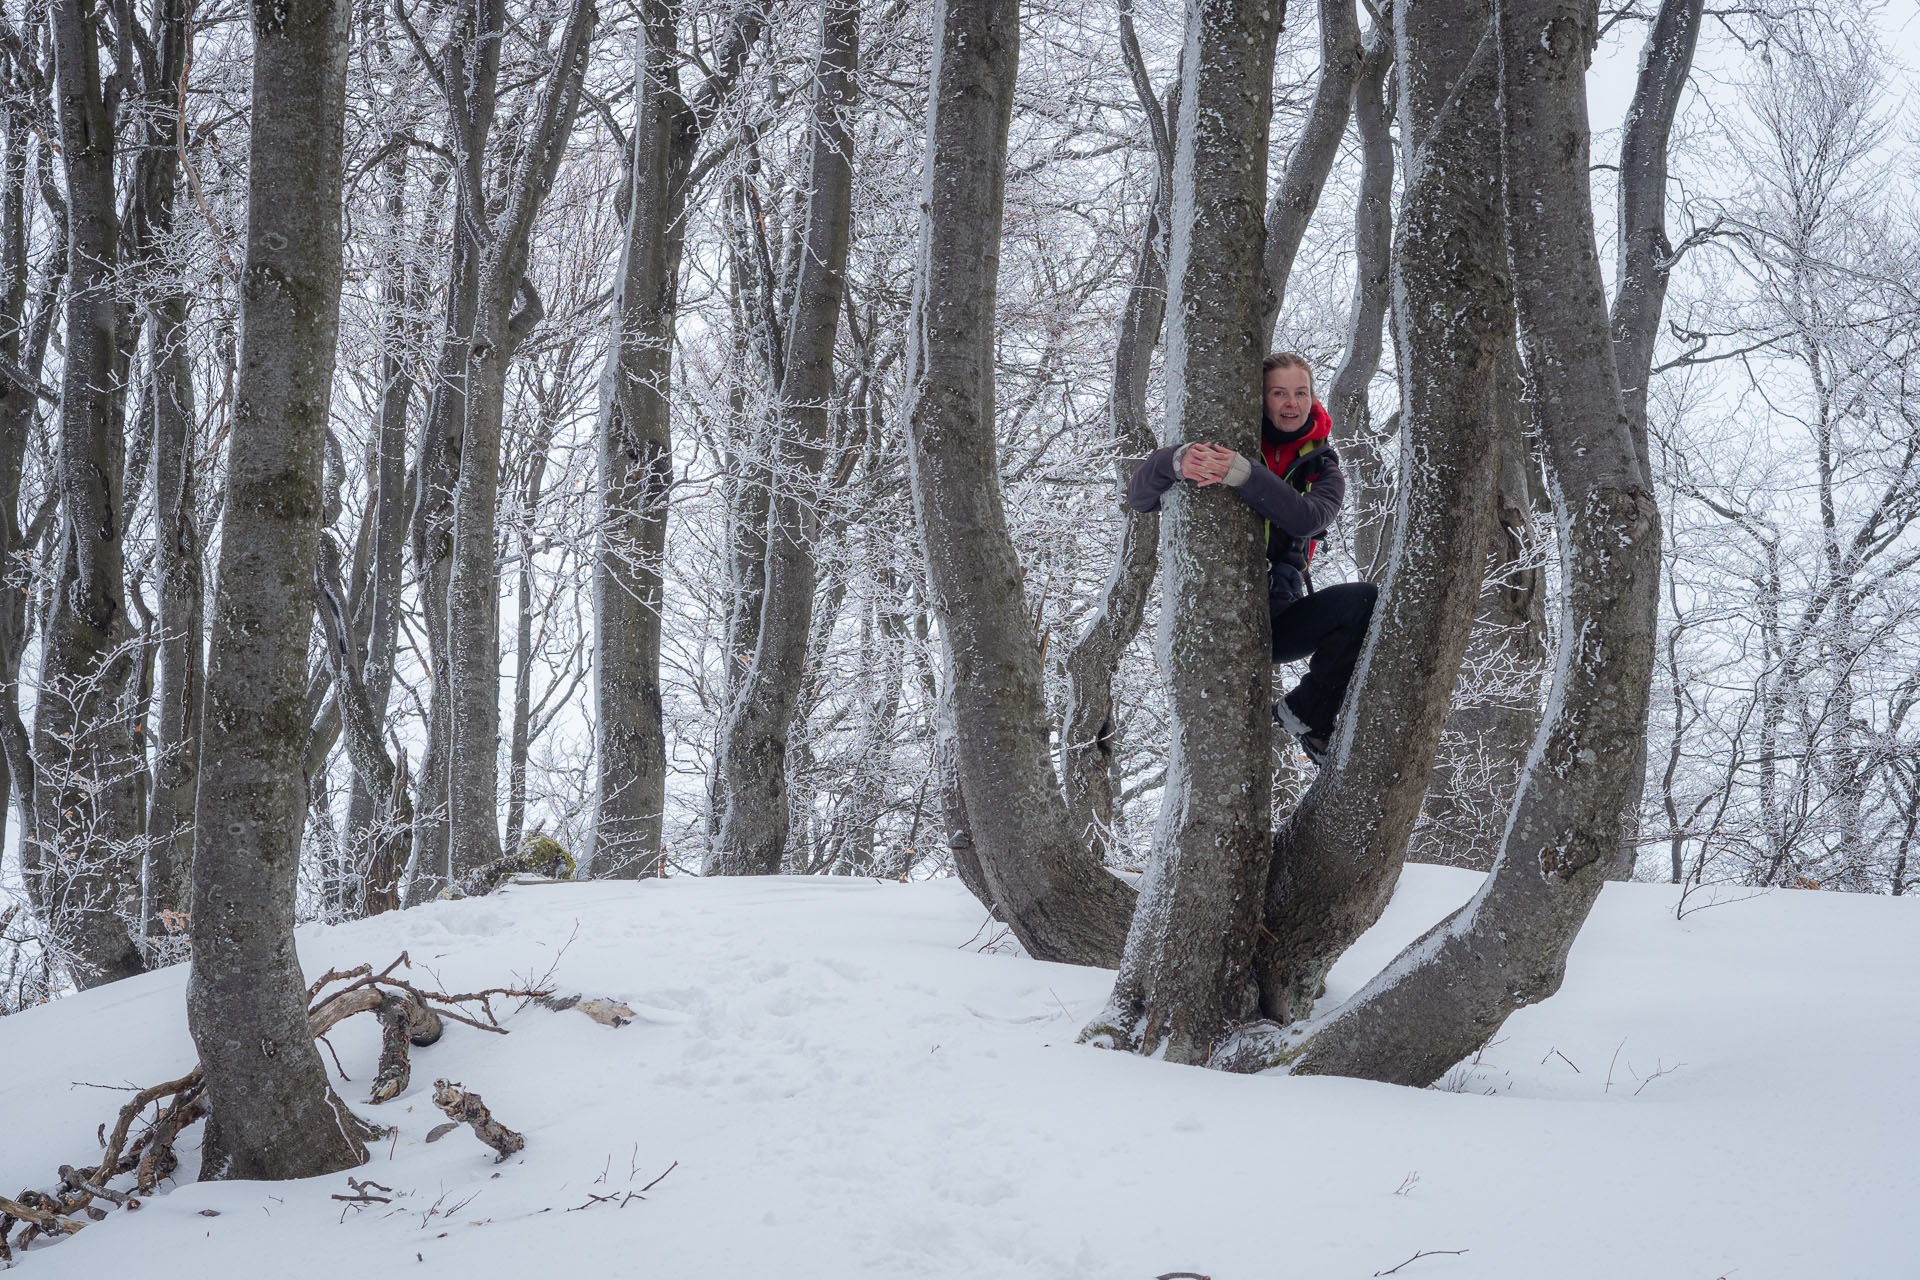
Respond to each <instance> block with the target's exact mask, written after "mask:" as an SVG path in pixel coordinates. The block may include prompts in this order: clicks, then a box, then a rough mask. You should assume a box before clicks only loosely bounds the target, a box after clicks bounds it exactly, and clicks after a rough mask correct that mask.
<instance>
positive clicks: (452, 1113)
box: [433, 1080, 527, 1164]
mask: <svg viewBox="0 0 1920 1280" xmlns="http://www.w3.org/2000/svg"><path fill="white" fill-rule="evenodd" d="M433 1105H434V1106H436V1107H438V1108H440V1109H441V1110H442V1111H444V1112H446V1113H447V1118H448V1119H450V1120H452V1121H454V1122H455V1123H456V1124H467V1125H471V1126H472V1127H473V1136H474V1137H476V1138H478V1139H480V1141H482V1142H484V1143H486V1144H487V1145H488V1146H490V1147H492V1148H493V1149H494V1150H495V1151H497V1152H499V1153H500V1154H499V1155H497V1156H495V1157H494V1158H493V1162H494V1163H495V1164H499V1163H500V1162H501V1161H502V1160H505V1159H506V1158H507V1157H508V1156H510V1155H513V1154H514V1153H515V1152H517V1151H519V1150H520V1149H521V1148H523V1147H525V1146H526V1145H527V1139H526V1137H525V1136H524V1135H522V1134H518V1133H515V1132H514V1131H513V1130H511V1129H509V1128H507V1126H505V1125H503V1124H501V1123H500V1122H499V1121H498V1120H495V1119H494V1118H493V1112H491V1111H489V1110H487V1104H486V1103H484V1102H482V1101H481V1100H480V1095H479V1094H477V1093H468V1092H467V1091H466V1090H465V1089H463V1088H461V1087H460V1085H459V1083H458V1082H456V1081H449V1080H435V1081H434V1082H433Z"/></svg>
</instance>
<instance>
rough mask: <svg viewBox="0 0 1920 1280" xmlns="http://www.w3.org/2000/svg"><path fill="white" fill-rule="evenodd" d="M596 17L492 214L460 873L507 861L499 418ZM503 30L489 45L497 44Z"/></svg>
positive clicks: (568, 38)
mask: <svg viewBox="0 0 1920 1280" xmlns="http://www.w3.org/2000/svg"><path fill="white" fill-rule="evenodd" d="M598 16H599V15H598V12H597V10H596V9H595V7H594V3H593V0H573V3H572V5H571V7H570V8H569V10H568V12H567V20H566V25H565V26H564V27H563V28H562V29H561V33H560V39H559V44H558V47H557V48H556V49H555V50H554V55H553V67H552V70H550V71H549V72H548V73H547V81H546V84H545V85H544V86H542V88H541V91H540V101H539V104H538V106H537V107H535V109H534V112H533V116H532V119H531V120H530V121H529V122H528V124H527V126H526V130H525V134H524V136H523V137H521V138H519V139H518V140H517V142H518V158H517V162H516V164H515V165H514V169H513V173H512V176H511V179H510V181H509V182H508V184H507V187H506V190H505V191H503V192H501V193H500V194H499V196H498V202H499V204H500V206H501V212H500V213H499V214H498V215H497V216H496V217H494V218H493V219H491V225H490V227H489V235H488V239H487V242H486V244H485V247H484V253H483V255H482V264H481V267H480V285H479V289H478V292H477V294H476V298H475V306H474V326H473V341H472V344H471V346H470V347H469V348H468V352H467V389H466V396H465V405H464V408H465V413H464V415H463V421H462V423H461V444H460V470H459V478H458V480H457V481H456V485H455V490H454V497H453V557H452V566H451V569H450V571H449V573H448V579H447V626H448V644H447V679H448V682H449V684H450V686H451V688H450V694H451V696H450V698H449V700H448V701H449V713H450V721H449V725H448V748H449V750H448V757H447V769H448V777H447V787H448V823H449V836H448V838H449V848H448V856H449V861H450V864H451V866H452V868H453V874H454V876H455V877H456V878H457V877H460V876H464V875H466V874H467V873H468V872H471V871H473V870H475V869H476V868H478V867H482V866H485V865H486V864H487V863H490V862H493V861H495V860H496V859H498V858H499V856H500V587H499V572H498V570H497V568H496V563H495V555H494V546H495V540H496V535H497V533H498V531H499V529H498V526H499V518H498V517H499V503H500V448H501V418H502V415H503V414H504V413H505V410H506V398H507V367H508V365H509V364H510V363H511V362H512V360H513V355H514V352H515V351H516V350H517V349H518V348H519V346H520V343H521V342H522V340H524V339H525V338H526V336H527V334H528V333H529V332H531V331H532V329H533V327H534V326H535V325H536V324H538V323H539V321H540V318H541V316H542V314H543V313H542V308H541V304H540V296H539V294H538V293H537V292H535V290H534V288H533V284H532V282H531V280H529V279H528V276H527V268H528V265H529V263H528V260H527V253H528V242H529V240H530V239H531V237H532V235H533V225H534V220H535V219H536V218H537V217H538V216H539V213H540V206H541V205H542V204H543V203H544V202H545V200H546V198H547V194H548V193H549V192H550V191H551V190H552V189H553V182H554V177H555V175H556V174H557V173H558V172H559V169H560V160H561V157H562V156H563V155H564V154H565V152H566V149H567V139H568V137H569V136H570V135H571V134H572V132H573V121H574V117H575V116H576V115H578V113H579V112H578V108H579V103H580V87H581V83H582V81H583V80H584V78H585V76H586V71H587V58H588V55H589V53H590V51H591V48H592V44H593V32H594V27H595V25H596V23H597V21H598ZM498 30H499V28H498V27H497V26H490V27H488V28H486V31H485V35H484V37H483V38H484V39H486V40H488V41H497V40H498V39H499V38H500V37H499V35H498V34H497V32H498Z"/></svg>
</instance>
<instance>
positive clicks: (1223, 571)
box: [1081, 0, 1277, 1063]
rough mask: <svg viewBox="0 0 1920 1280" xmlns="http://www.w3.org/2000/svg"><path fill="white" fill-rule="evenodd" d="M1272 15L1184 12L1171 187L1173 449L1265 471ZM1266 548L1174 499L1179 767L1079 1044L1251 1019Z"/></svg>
mask: <svg viewBox="0 0 1920 1280" xmlns="http://www.w3.org/2000/svg"><path fill="white" fill-rule="evenodd" d="M1276 17H1277V14H1276V13H1275V11H1274V8H1273V7H1272V6H1271V5H1270V4H1268V3H1266V2H1265V0H1201V2H1199V3H1195V4H1192V5H1190V6H1189V8H1188V12H1187V43H1186V49H1185V52H1184V54H1183V66H1184V69H1185V81H1184V83H1183V84H1182V86H1181V92H1180V123H1179V128H1178V130H1177V138H1178V142H1177V146H1176V150H1175V160H1174V169H1173V205H1172V217H1173V225H1172V231H1173V249H1172V258H1171V264H1170V271H1169V274H1170V277H1171V282H1170V287H1169V299H1170V301H1169V306H1168V311H1169V325H1168V334H1167V391H1168V394H1167V416H1166V423H1165V427H1164V430H1163V433H1162V434H1163V439H1164V443H1168V444H1173V443H1179V442H1182V441H1190V440H1208V441H1215V442H1218V443H1222V444H1225V445H1227V446H1228V447H1230V448H1233V449H1236V450H1238V451H1239V452H1240V453H1242V454H1243V455H1245V456H1248V457H1258V456H1259V452H1260V412H1259V405H1260V396H1261V387H1260V377H1261V375H1260V360H1261V356H1262V355H1264V354H1265V347H1266V341H1267V334H1268V332H1269V322H1268V321H1267V316H1266V313H1265V308H1264V307H1263V305H1262V302H1263V298H1262V281H1263V277H1262V270H1261V251H1262V247H1263V244H1264V240H1265V224H1264V221H1263V216H1262V208H1263V205H1264V203H1265V195H1266V175H1267V163H1266V162H1267V129H1268V123H1269V119H1270V117H1271V114H1272V91H1273V57H1274V53H1273V46H1274V36H1275V34H1276V31H1275V19H1276ZM1264 532H1265V530H1264V528H1263V525H1262V522H1261V520H1260V518H1259V517H1258V516H1257V515H1255V514H1254V513H1253V511H1252V509H1251V508H1249V507H1248V506H1247V505H1246V504H1245V503H1243V502H1241V501H1240V499H1239V497H1238V496H1237V495H1236V494H1235V493H1234V492H1233V491H1232V490H1231V489H1229V488H1227V487H1226V486H1225V485H1217V486H1213V487H1211V488H1208V489H1199V488H1192V487H1188V486H1185V485H1181V486H1177V487H1176V488H1175V489H1173V490H1172V491H1170V492H1169V494H1168V496H1167V499H1166V504H1165V508H1164V511H1163V514H1162V516H1161V521H1160V537H1161V562H1162V564H1163V566H1164V569H1163V572H1162V594H1161V605H1160V609H1161V612H1160V636H1159V649H1160V662H1161V669H1162V674H1163V676H1164V678H1165V679H1166V681H1167V684H1168V701H1169V705H1170V711H1171V716H1170V724H1169V734H1170V737H1171V740H1172V741H1171V746H1170V755H1169V759H1168V762H1167V777H1166V784H1165V792H1164V798H1163V799H1162V801H1161V816H1160V825H1159V830H1158V832H1157V833H1156V836H1155V839H1154V852H1153V861H1152V864H1151V865H1150V867H1149V868H1148V871H1147V876H1146V880H1145V881H1144V882H1143V884H1142V886H1141V891H1140V902H1139V905H1138V906H1137V908H1136V909H1135V912H1134V919H1133V928H1132V930H1131V931H1130V932H1129V933H1128V935H1127V947H1126V953H1125V956H1124V958H1123V960H1122V962H1121V967H1120V977H1119V980H1118V982H1117V983H1116V984H1115V986H1114V993H1113V999H1112V1000H1111V1002H1110V1003H1109V1005H1108V1007H1107V1009H1106V1010H1105V1011H1104V1012H1103V1013H1102V1014H1101V1015H1100V1016H1099V1017H1098V1018H1096V1019H1095V1020H1094V1022H1093V1023H1091V1024H1090V1025H1089V1026H1088V1027H1087V1029H1086V1030H1085V1031H1084V1032H1082V1033H1081V1038H1082V1039H1083V1040H1087V1041H1090V1042H1093V1043H1099V1044H1106V1045H1109V1046H1111V1047H1115V1048H1130V1049H1134V1050H1137V1051H1138V1052H1141V1053H1147V1054H1154V1055H1159V1056H1164V1057H1166V1058H1168V1059H1169V1060H1171V1061H1175V1062H1188V1063H1199V1062H1204V1061H1206V1059H1207V1057H1208V1056H1209V1055H1210V1054H1211V1053H1212V1051H1213V1049H1214V1046H1215V1044H1216V1043H1217V1042H1218V1041H1219V1040H1220V1039H1221V1038H1222V1037H1223V1036H1224V1035H1225V1034H1226V1032H1227V1031H1228V1029H1229V1027H1230V1026H1231V1025H1232V1024H1233V1023H1234V1022H1235V1021H1237V1020H1238V1019H1240V1018H1242V1017H1245V1016H1246V1015H1247V1014H1249V1013H1250V1012H1251V1004H1252V1002H1251V999H1250V995H1251V984H1250V982H1249V977H1250V972H1251V965H1252V960H1253V942H1254V933H1255V928H1256V926H1257V924H1258V922H1259V909H1260V889H1261V886H1262V884H1263V882H1264V880H1265V876H1266V868H1267V860H1268V856H1269V851H1270V848H1271V845H1270V840H1271V836H1272V810H1271V807H1270V803H1269V792H1270V789H1271V786H1272V752H1273V719H1272V716H1273V712H1272V703H1273V690H1272V683H1273V682H1272V665H1271V654H1272V628H1271V626H1270V624H1269V621H1268V617H1267V589H1266V587H1267V581H1266V580H1267V574H1266V548H1265V542H1264Z"/></svg>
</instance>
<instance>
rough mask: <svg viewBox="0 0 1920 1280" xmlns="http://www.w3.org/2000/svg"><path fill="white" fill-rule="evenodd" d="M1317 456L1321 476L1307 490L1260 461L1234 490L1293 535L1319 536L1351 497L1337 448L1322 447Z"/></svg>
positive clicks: (1274, 523) (1258, 510) (1277, 527)
mask: <svg viewBox="0 0 1920 1280" xmlns="http://www.w3.org/2000/svg"><path fill="white" fill-rule="evenodd" d="M1314 459H1315V462H1316V463H1317V465H1318V466H1319V467H1320V475H1319V477H1318V478H1317V479H1316V480H1315V481H1314V482H1313V488H1312V489H1310V490H1309V491H1307V492H1306V493H1301V492H1300V491H1299V490H1298V489H1295V488H1294V487H1293V486H1292V485H1290V484H1288V483H1287V482H1286V481H1285V480H1282V479H1281V478H1280V477H1279V476H1276V475H1275V474H1273V472H1271V471H1269V470H1267V468H1266V467H1265V466H1264V465H1263V464H1260V463H1255V464H1254V468H1253V474H1252V475H1250V476H1248V477H1247V482H1246V483H1245V484H1243V485H1241V486H1240V487H1239V488H1238V489H1236V490H1234V492H1235V493H1238V494H1239V495H1240V500H1241V501H1242V502H1244V503H1246V504H1247V505H1248V506H1250V507H1252V508H1253V509H1254V510H1255V511H1257V512H1259V513H1260V514H1261V516H1263V517H1265V518H1266V519H1267V520H1269V521H1271V522H1272V524H1273V527H1274V528H1276V529H1278V530H1280V532H1282V533H1284V534H1287V535H1288V536H1289V537H1294V538H1312V537H1317V536H1318V535H1320V534H1322V533H1324V532H1326V529H1327V526H1328V525H1331V524H1332V523H1333V518H1334V517H1335V516H1337V515H1339V514H1340V505H1341V503H1343V502H1345V501H1346V498H1347V480H1346V477H1345V476H1343V475H1341V474H1340V458H1339V455H1337V454H1335V453H1334V451H1333V450H1331V449H1325V450H1320V451H1318V452H1317V453H1316V454H1315V455H1314Z"/></svg>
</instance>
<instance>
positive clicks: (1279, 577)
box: [1127, 424, 1347, 613]
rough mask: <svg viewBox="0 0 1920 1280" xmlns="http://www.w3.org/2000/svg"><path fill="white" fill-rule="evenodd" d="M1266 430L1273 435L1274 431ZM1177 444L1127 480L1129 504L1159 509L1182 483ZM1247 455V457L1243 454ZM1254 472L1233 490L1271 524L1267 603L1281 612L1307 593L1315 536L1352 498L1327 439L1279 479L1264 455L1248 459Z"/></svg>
mask: <svg viewBox="0 0 1920 1280" xmlns="http://www.w3.org/2000/svg"><path fill="white" fill-rule="evenodd" d="M1263 429H1264V430H1266V431H1267V432H1269V433H1271V432H1272V428H1270V427H1265V426H1264V424H1263ZM1176 452H1178V446H1176V445H1169V446H1167V447H1166V448H1164V449H1155V450H1154V451H1153V452H1152V453H1150V454H1148V455H1147V456H1146V457H1145V458H1144V459H1143V460H1142V461H1141V463H1140V465H1139V466H1138V467H1137V468H1135V469H1134V473H1133V478H1132V479H1131V480H1129V481H1128V482H1127V505H1128V506H1130V507H1132V508H1133V509H1134V510H1135V511H1158V510H1159V509H1160V498H1161V495H1163V494H1165V493H1166V491H1167V490H1168V489H1171V488H1172V487H1173V486H1174V485H1175V484H1182V483H1185V481H1182V480H1181V479H1180V477H1179V475H1178V474H1176V472H1175V471H1174V466H1173V455H1174V454H1175V453H1176ZM1241 456H1242V457H1246V455H1244V454H1243V455H1241ZM1247 461H1248V462H1249V463H1251V464H1252V467H1253V471H1252V473H1251V474H1250V475H1248V477H1247V479H1246V482H1245V483H1244V484H1242V485H1241V486H1240V487H1239V488H1237V489H1235V490H1234V492H1235V493H1237V494H1239V495H1240V500H1241V501H1242V502H1244V503H1246V504H1247V505H1248V506H1249V507H1252V508H1253V509H1254V511H1255V512H1256V513H1257V514H1258V515H1259V516H1260V517H1261V518H1262V519H1264V520H1265V521H1266V522H1267V605H1268V608H1269V609H1270V610H1272V611H1273V612H1276V613H1277V612H1279V611H1280V610H1281V609H1284V608H1286V607H1287V606H1288V605H1290V604H1292V603H1293V602H1294V601H1295V600H1298V599H1299V598H1300V597H1301V596H1303V595H1305V594H1306V590H1307V585H1306V571H1307V560H1308V557H1309V556H1310V555H1311V554H1312V544H1313V540H1314V539H1315V538H1318V537H1319V536H1320V535H1321V534H1323V533H1325V532H1326V531H1327V527H1328V526H1329V525H1331V524H1332V523H1333V518H1334V517H1335V516H1336V515H1338V514H1339V513H1340V507H1341V504H1342V503H1344V502H1345V501H1346V497H1347V480H1346V477H1345V476H1344V475H1342V474H1341V471H1340V455H1339V454H1338V453H1336V452H1335V451H1334V450H1333V448H1332V447H1331V446H1329V445H1328V444H1326V443H1325V442H1324V441H1322V442H1319V443H1318V444H1317V445H1316V446H1315V447H1314V448H1312V449H1309V450H1307V451H1306V452H1303V453H1301V454H1300V456H1299V457H1297V458H1295V459H1294V460H1293V463H1292V465H1290V466H1289V467H1288V468H1287V470H1286V474H1284V475H1278V476H1276V475H1274V474H1273V472H1271V471H1269V470H1267V465H1266V462H1265V461H1264V460H1263V459H1262V458H1260V457H1259V456H1257V455H1256V456H1253V457H1248V458H1247Z"/></svg>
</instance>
